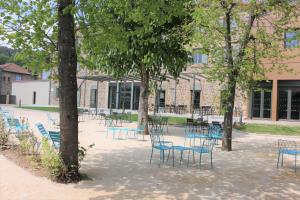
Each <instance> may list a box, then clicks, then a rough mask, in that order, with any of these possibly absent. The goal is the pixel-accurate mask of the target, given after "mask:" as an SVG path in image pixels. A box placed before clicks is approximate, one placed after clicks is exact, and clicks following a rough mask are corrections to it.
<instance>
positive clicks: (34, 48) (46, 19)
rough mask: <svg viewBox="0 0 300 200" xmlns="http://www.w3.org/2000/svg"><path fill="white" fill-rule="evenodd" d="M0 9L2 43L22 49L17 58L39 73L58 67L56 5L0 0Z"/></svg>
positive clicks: (47, 1)
mask: <svg viewBox="0 0 300 200" xmlns="http://www.w3.org/2000/svg"><path fill="white" fill-rule="evenodd" d="M0 7H1V9H0V23H1V26H0V40H3V41H5V42H6V43H8V44H10V45H12V47H13V48H14V49H17V50H19V51H18V52H17V54H16V56H15V59H17V60H22V61H23V62H24V63H26V66H27V67H31V68H32V69H33V70H35V71H36V72H38V71H42V70H43V69H50V68H51V67H53V66H56V63H57V45H56V40H57V22H56V21H57V11H56V2H55V1H50V0H38V1H19V0H10V1H5V0H0Z"/></svg>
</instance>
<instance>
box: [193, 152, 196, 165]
mask: <svg viewBox="0 0 300 200" xmlns="http://www.w3.org/2000/svg"><path fill="white" fill-rule="evenodd" d="M193 161H194V164H195V163H196V159H195V152H194V151H193Z"/></svg>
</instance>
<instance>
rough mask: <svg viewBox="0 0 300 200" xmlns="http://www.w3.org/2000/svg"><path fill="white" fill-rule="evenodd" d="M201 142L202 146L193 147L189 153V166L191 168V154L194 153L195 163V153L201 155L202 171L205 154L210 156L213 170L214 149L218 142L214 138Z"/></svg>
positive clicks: (201, 139) (204, 139)
mask: <svg viewBox="0 0 300 200" xmlns="http://www.w3.org/2000/svg"><path fill="white" fill-rule="evenodd" d="M199 140H200V145H199V146H192V147H191V150H190V151H189V155H188V163H187V166H189V160H190V152H191V151H192V152H193V159H194V161H195V158H194V155H195V153H199V155H200V159H199V168H200V169H201V162H202V155H203V154H207V155H210V167H211V168H212V158H213V148H214V145H215V143H216V140H215V139H214V138H212V137H205V138H199Z"/></svg>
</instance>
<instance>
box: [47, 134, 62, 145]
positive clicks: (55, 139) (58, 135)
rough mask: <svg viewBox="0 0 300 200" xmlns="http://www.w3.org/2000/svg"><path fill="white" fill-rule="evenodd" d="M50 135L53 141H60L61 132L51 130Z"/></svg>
mask: <svg viewBox="0 0 300 200" xmlns="http://www.w3.org/2000/svg"><path fill="white" fill-rule="evenodd" d="M49 136H50V138H51V140H52V141H53V142H57V143H60V133H59V132H56V131H49Z"/></svg>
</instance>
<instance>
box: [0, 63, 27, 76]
mask: <svg viewBox="0 0 300 200" xmlns="http://www.w3.org/2000/svg"><path fill="white" fill-rule="evenodd" d="M0 68H1V69H2V70H3V71H5V72H12V73H17V74H28V75H30V74H31V73H30V72H29V71H28V70H27V69H25V68H23V67H21V66H19V65H17V64H14V63H6V64H3V65H0Z"/></svg>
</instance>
